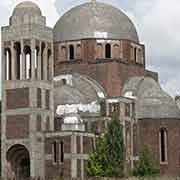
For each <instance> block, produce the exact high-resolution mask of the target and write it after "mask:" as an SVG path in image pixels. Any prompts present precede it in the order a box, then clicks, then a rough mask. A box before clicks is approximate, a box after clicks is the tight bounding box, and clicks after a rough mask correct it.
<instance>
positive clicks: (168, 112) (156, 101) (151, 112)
mask: <svg viewBox="0 0 180 180" xmlns="http://www.w3.org/2000/svg"><path fill="white" fill-rule="evenodd" d="M129 91H132V92H133V95H134V96H135V97H136V114H137V118H139V119H143V118H151V119H157V118H169V119H172V118H178V119H179V118H180V110H179V109H178V107H177V105H176V103H175V101H174V100H173V98H172V97H170V96H169V95H168V94H167V93H166V92H164V91H163V90H162V89H161V87H160V85H159V84H158V83H157V82H156V81H155V80H154V79H152V78H149V77H132V78H130V79H129V80H127V81H126V83H125V85H124V88H123V93H124V94H126V93H127V92H129Z"/></svg>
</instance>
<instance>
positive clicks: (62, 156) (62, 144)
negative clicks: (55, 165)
mask: <svg viewBox="0 0 180 180" xmlns="http://www.w3.org/2000/svg"><path fill="white" fill-rule="evenodd" d="M60 162H61V163H63V162H64V143H63V141H61V142H60Z"/></svg>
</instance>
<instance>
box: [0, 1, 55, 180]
mask: <svg viewBox="0 0 180 180" xmlns="http://www.w3.org/2000/svg"><path fill="white" fill-rule="evenodd" d="M52 78H53V33H52V29H51V28H49V27H47V26H46V19H45V17H44V16H42V13H41V10H40V8H39V7H38V6H37V5H36V4H34V3H32V2H28V1H26V2H23V3H20V4H18V5H17V6H16V8H15V9H14V11H13V14H12V16H11V17H10V21H9V25H8V26H5V27H2V121H1V126H2V127H1V133H2V136H1V141H2V149H1V158H2V159H1V161H2V162H3V163H2V177H3V178H5V179H8V178H15V179H25V178H28V177H33V178H34V177H36V178H43V175H44V161H45V157H44V133H45V132H46V131H52V130H53V129H54V127H53V126H54V124H53V119H54V118H53V112H54V110H53V94H52V88H53V84H52Z"/></svg>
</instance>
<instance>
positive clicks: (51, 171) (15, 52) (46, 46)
mask: <svg viewBox="0 0 180 180" xmlns="http://www.w3.org/2000/svg"><path fill="white" fill-rule="evenodd" d="M1 34H2V36H1V38H2V40H1V41H2V42H1V44H2V51H1V52H2V59H1V63H2V67H1V69H2V117H1V161H2V162H3V163H2V165H1V176H2V177H3V178H12V179H14V178H15V179H17V180H21V179H23V180H24V179H26V178H29V177H32V178H36V179H38V180H52V179H54V178H56V177H64V178H65V179H68V178H69V179H71V178H81V179H82V180H83V179H85V177H86V176H87V172H86V167H87V160H88V157H89V153H91V152H92V151H93V150H94V148H95V137H96V136H97V135H99V134H101V133H103V132H104V131H105V129H106V127H107V124H108V122H109V121H111V116H112V114H113V113H114V112H115V113H118V115H119V122H120V123H121V124H122V125H123V135H124V142H125V147H126V164H127V168H129V169H132V168H133V167H134V166H135V165H136V163H137V162H138V160H139V152H140V151H141V149H142V147H144V145H147V146H148V147H149V149H150V150H151V152H152V153H153V156H154V158H155V159H156V161H157V162H158V163H159V165H160V171H161V175H170V176H176V175H178V173H179V172H180V141H179V140H180V109H179V108H178V106H179V107H180V98H179V97H177V98H176V101H175V100H174V99H173V98H172V97H171V96H170V95H168V94H167V93H166V92H165V91H164V90H163V89H162V88H161V87H160V85H159V78H158V74H157V73H156V72H151V71H149V70H147V69H146V62H145V46H144V45H143V44H141V42H140V40H139V37H138V33H137V31H136V28H135V25H134V24H133V22H132V21H131V20H130V19H129V18H128V16H126V15H125V14H124V13H123V12H122V11H121V10H120V9H118V8H116V7H113V6H112V5H110V4H105V3H100V2H87V3H85V4H82V5H79V6H76V7H74V8H72V9H71V10H69V11H68V12H66V13H65V14H64V15H63V16H61V17H60V18H59V20H58V21H57V23H56V24H55V26H54V28H53V29H52V28H49V27H47V26H46V17H45V16H43V14H42V12H41V10H40V8H39V7H38V6H37V5H36V4H35V3H32V2H29V1H25V2H22V3H20V4H18V5H17V6H16V7H15V8H14V10H13V12H12V15H11V17H10V18H9V24H8V25H7V26H4V27H2V32H1Z"/></svg>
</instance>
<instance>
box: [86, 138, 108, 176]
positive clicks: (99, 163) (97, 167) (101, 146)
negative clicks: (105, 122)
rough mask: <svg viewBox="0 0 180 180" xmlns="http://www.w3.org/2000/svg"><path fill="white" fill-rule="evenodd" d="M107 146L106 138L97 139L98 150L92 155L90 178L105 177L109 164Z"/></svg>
mask: <svg viewBox="0 0 180 180" xmlns="http://www.w3.org/2000/svg"><path fill="white" fill-rule="evenodd" d="M106 155H107V144H106V142H105V138H104V136H100V137H98V138H97V139H96V150H95V151H94V152H93V153H92V154H90V157H89V160H88V168H87V172H88V175H89V176H96V177H103V176H105V171H106V169H105V168H106V166H107V165H106V163H107V157H106Z"/></svg>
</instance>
